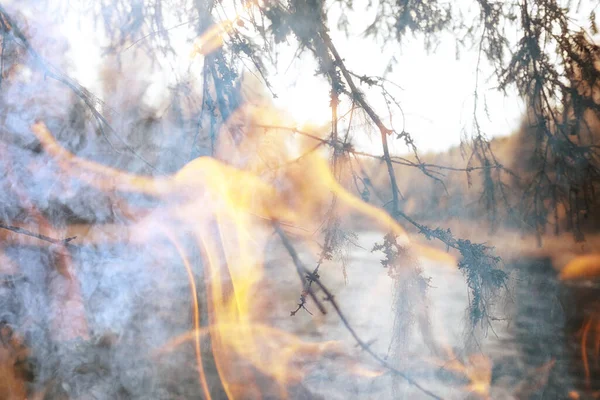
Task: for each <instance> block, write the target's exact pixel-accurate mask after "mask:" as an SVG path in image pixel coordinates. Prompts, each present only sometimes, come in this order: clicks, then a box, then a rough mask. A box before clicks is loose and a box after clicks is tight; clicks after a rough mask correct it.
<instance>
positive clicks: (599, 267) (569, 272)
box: [560, 254, 600, 280]
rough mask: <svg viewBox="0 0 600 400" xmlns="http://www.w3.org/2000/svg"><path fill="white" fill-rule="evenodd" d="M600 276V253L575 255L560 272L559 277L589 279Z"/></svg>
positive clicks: (564, 278)
mask: <svg viewBox="0 0 600 400" xmlns="http://www.w3.org/2000/svg"><path fill="white" fill-rule="evenodd" d="M598 276H600V254H586V255H583V256H578V257H575V258H574V259H573V260H571V261H570V262H569V263H568V264H567V265H566V266H565V267H564V268H563V270H562V271H561V272H560V279H562V280H572V279H590V278H595V277H598Z"/></svg>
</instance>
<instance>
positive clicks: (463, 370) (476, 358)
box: [435, 347, 492, 399]
mask: <svg viewBox="0 0 600 400" xmlns="http://www.w3.org/2000/svg"><path fill="white" fill-rule="evenodd" d="M446 353H447V360H448V361H443V360H438V361H436V362H435V363H436V364H437V365H439V366H440V367H442V368H444V369H446V370H448V371H452V372H456V373H458V374H459V375H461V376H462V377H464V378H466V379H468V381H469V384H468V385H467V386H465V387H464V390H465V391H467V392H469V393H473V394H474V395H477V396H479V397H480V398H482V399H489V398H490V388H491V384H492V361H491V360H490V359H489V357H486V356H485V355H483V354H472V355H470V356H469V357H468V358H467V360H466V361H464V362H463V361H461V360H460V359H459V358H458V357H457V356H456V355H455V354H454V352H453V351H452V349H451V348H450V347H446Z"/></svg>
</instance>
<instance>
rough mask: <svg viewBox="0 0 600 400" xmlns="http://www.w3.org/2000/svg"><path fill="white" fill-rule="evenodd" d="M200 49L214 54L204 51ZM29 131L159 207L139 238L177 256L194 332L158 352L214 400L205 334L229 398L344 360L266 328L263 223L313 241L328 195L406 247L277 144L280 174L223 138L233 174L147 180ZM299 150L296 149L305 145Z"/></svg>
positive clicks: (325, 346) (321, 166)
mask: <svg viewBox="0 0 600 400" xmlns="http://www.w3.org/2000/svg"><path fill="white" fill-rule="evenodd" d="M215 29H216V28H215ZM219 29H221V28H219ZM207 43H208V42H207ZM203 46H204V47H203ZM206 46H208V47H206ZM200 48H201V49H209V48H211V46H210V45H209V44H206V45H201V46H200ZM198 51H200V50H198ZM202 51H204V50H202ZM252 111H253V112H254V113H256V112H258V111H257V110H252ZM240 112H248V110H247V109H246V110H242V111H240ZM253 118H260V115H253ZM233 119H235V116H234V118H233ZM32 131H33V133H34V134H35V135H36V136H37V138H38V139H39V140H40V142H41V143H42V145H43V147H44V149H45V151H46V152H47V153H48V154H50V155H51V156H53V157H54V158H55V159H56V160H57V161H58V163H59V165H60V166H61V167H62V169H63V171H64V173H66V174H70V175H74V176H75V177H77V178H78V179H81V180H83V181H85V182H86V183H88V184H89V185H91V186H94V187H97V188H99V189H101V190H104V191H107V192H114V191H121V192H136V193H144V194H146V195H151V196H155V197H158V198H160V199H163V200H164V201H163V203H164V208H163V209H162V212H161V228H160V231H158V232H148V229H147V228H144V229H141V230H142V231H145V232H144V237H145V238H149V237H150V236H152V235H155V236H156V235H157V236H162V237H167V238H168V239H169V240H170V242H171V243H172V244H173V245H174V246H175V248H176V250H177V251H178V253H179V255H180V257H181V260H182V262H183V265H184V267H185V270H186V274H187V276H188V278H189V282H190V293H191V298H192V304H193V329H192V330H191V331H190V332H188V333H187V334H185V335H183V336H182V337H179V338H175V339H173V340H172V341H171V342H170V343H167V344H166V345H165V347H164V348H163V351H169V350H172V349H174V348H176V347H177V346H179V345H180V344H182V343H184V342H188V341H192V342H193V344H194V349H195V355H196V363H197V367H198V379H199V380H200V383H201V386H202V389H203V392H204V396H205V397H206V398H210V393H209V389H208V387H209V385H208V382H207V381H206V376H205V373H204V369H203V359H202V351H201V346H200V339H201V337H202V336H204V335H209V336H210V340H211V344H212V352H213V356H214V360H215V364H216V367H217V370H218V373H219V376H220V378H221V382H222V384H223V388H224V390H225V392H226V394H227V396H228V397H229V398H232V399H234V398H244V397H248V396H247V394H248V391H249V390H258V389H257V388H254V389H250V386H249V385H254V383H252V382H255V381H256V379H254V378H253V377H254V374H255V372H253V371H257V372H258V373H260V374H263V375H264V376H267V377H269V378H270V379H272V380H273V381H274V382H275V383H276V384H277V385H278V387H279V390H280V392H279V393H278V395H279V396H280V397H284V396H285V389H286V388H287V387H288V386H289V385H290V384H291V383H292V384H293V383H294V382H298V381H299V380H300V379H301V378H302V376H303V370H302V368H300V367H299V363H301V361H302V360H313V361H314V360H318V358H319V357H321V356H323V355H324V354H338V355H340V354H343V348H342V346H341V344H340V343H337V342H324V343H311V342H306V341H304V340H301V339H300V338H299V337H297V336H295V335H293V334H290V333H288V332H285V331H282V330H279V329H275V328H273V327H271V326H270V325H269V324H268V321H267V320H266V318H265V313H266V311H267V310H265V308H264V307H260V306H259V304H260V302H257V301H256V299H257V298H259V297H260V295H261V284H260V283H261V281H262V280H263V273H264V271H263V264H264V249H265V248H266V245H267V243H268V241H269V240H270V238H271V234H272V226H270V225H269V224H268V223H267V222H269V221H280V222H281V223H282V224H283V223H285V224H286V226H295V227H303V228H306V229H305V230H301V233H300V236H301V237H305V238H306V237H308V236H309V233H306V232H314V231H316V230H317V228H318V227H319V226H320V224H321V215H322V211H323V210H324V209H325V208H326V207H327V206H329V204H330V201H331V195H332V194H333V195H335V196H336V198H337V207H338V211H339V213H340V214H341V215H344V214H348V213H351V212H353V213H358V214H362V215H364V216H368V217H370V220H372V221H373V222H374V223H375V224H376V225H377V226H378V227H379V229H381V230H383V231H386V232H392V233H393V234H395V235H396V236H397V237H398V238H399V240H400V242H401V243H404V244H408V243H409V240H408V236H407V234H406V232H405V231H404V229H403V228H402V227H401V226H400V225H398V223H397V222H396V221H394V220H393V219H392V218H391V217H390V216H389V215H388V214H387V213H386V212H384V211H383V210H381V209H379V208H377V207H374V206H372V205H370V204H367V203H364V202H363V201H361V200H359V199H358V198H356V197H354V196H353V195H351V194H350V193H349V192H348V191H346V190H345V189H344V188H343V187H342V186H341V185H340V184H339V183H338V182H337V181H336V179H335V177H334V176H333V174H332V173H331V171H330V168H329V165H328V163H327V161H326V160H325V159H324V158H323V157H321V156H320V155H319V154H318V153H316V152H313V153H310V154H307V155H305V156H303V157H302V159H301V160H294V159H293V157H292V156H291V155H290V154H288V153H289V152H287V151H286V148H289V146H286V145H285V143H283V139H281V141H280V142H279V143H276V144H275V145H276V147H277V148H279V151H280V154H278V155H276V156H275V157H277V158H278V160H277V161H278V164H279V165H280V166H283V167H282V168H279V169H277V171H276V172H273V168H272V164H270V163H269V162H267V161H265V159H266V158H264V157H263V155H264V151H265V148H264V146H263V145H262V144H261V142H260V140H258V138H256V137H253V136H252V135H251V134H250V133H249V134H247V135H246V137H245V138H244V141H242V142H241V143H238V144H236V145H233V144H232V143H231V142H230V141H228V138H229V136H228V135H227V134H224V135H221V136H222V137H223V139H221V143H220V147H219V153H220V154H223V155H227V156H228V159H229V160H231V163H232V164H233V165H236V167H234V166H233V165H228V164H225V163H223V162H221V161H218V160H216V159H214V158H208V157H202V158H198V159H195V160H193V161H191V162H190V163H188V164H187V165H186V166H184V167H183V168H182V169H181V170H180V171H179V172H177V173H176V174H174V175H172V176H167V177H147V176H140V175H135V174H130V173H126V172H124V171H120V170H117V169H113V168H110V167H107V166H103V165H100V164H98V163H95V162H91V161H88V160H84V159H81V158H79V157H77V156H75V155H73V154H71V153H70V152H68V151H67V150H66V149H64V148H63V147H61V146H60V145H59V144H58V143H57V142H56V140H55V138H54V136H53V135H52V134H51V132H50V131H49V130H48V129H47V128H46V126H45V125H44V124H43V123H41V122H38V123H36V124H35V125H33V127H32ZM272 144H273V143H271V144H270V145H272ZM295 146H296V149H297V148H298V147H299V146H300V147H301V146H302V143H301V142H300V143H296V144H295ZM249 149H252V150H249ZM222 158H224V157H222ZM291 161H294V162H291ZM184 234H185V237H186V238H190V237H191V238H193V239H195V245H196V246H197V248H198V249H199V250H200V252H201V255H202V259H203V262H204V265H203V276H204V286H205V288H206V293H205V296H206V298H198V297H197V296H198V293H199V291H198V290H197V288H196V281H195V278H194V268H197V267H195V266H193V265H192V263H191V262H190V259H191V257H190V256H189V254H188V248H186V245H184V241H183V235H184ZM186 243H187V242H186ZM419 250H421V251H422V252H423V253H425V256H428V255H429V256H433V257H434V258H437V259H439V258H444V259H447V257H442V256H441V255H440V253H439V252H438V251H434V250H428V248H426V247H424V246H421V247H419ZM202 307H206V309H205V310H203V309H202ZM202 312H205V313H206V314H207V315H208V326H207V327H202V326H200V314H201V313H202ZM475 361H477V360H476V359H474V362H475ZM480 361H481V362H479V363H477V366H480V367H482V368H479V369H477V368H476V369H472V368H471V369H469V368H464V371H465V372H466V373H468V374H469V376H471V377H472V378H473V379H472V384H471V385H470V387H471V389H472V390H473V391H475V392H477V393H484V392H485V391H486V390H487V388H488V387H489V379H488V378H489V368H487V367H489V365H487V364H485V363H483V361H482V360H480ZM484 364H485V365H484ZM486 366H487V367H486ZM483 367H486V368H483ZM457 368H458V366H457ZM486 371H487V372H486ZM350 372H353V373H357V374H360V375H362V376H378V375H379V374H381V371H377V370H375V371H371V370H367V369H365V368H363V367H360V366H358V364H353V366H351V368H350Z"/></svg>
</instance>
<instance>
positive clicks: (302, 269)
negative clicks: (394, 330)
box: [273, 221, 442, 399]
mask: <svg viewBox="0 0 600 400" xmlns="http://www.w3.org/2000/svg"><path fill="white" fill-rule="evenodd" d="M273 226H274V227H275V230H276V231H277V233H278V235H279V237H280V238H281V241H282V243H283V245H284V246H285V248H286V250H287V251H288V253H289V254H290V256H291V257H292V261H293V262H294V265H295V266H296V270H297V271H298V274H299V275H300V276H301V279H302V282H303V283H304V282H305V279H304V276H306V277H307V279H308V280H309V281H311V282H314V283H315V284H316V285H317V286H318V287H319V289H321V291H322V292H323V293H324V294H325V298H324V300H325V301H328V302H329V303H330V304H331V306H332V307H333V309H334V310H335V312H336V314H337V315H338V317H339V318H340V320H341V321H342V323H343V324H344V326H345V327H346V329H347V330H348V332H350V335H352V337H353V338H354V340H355V341H356V342H357V343H358V345H359V346H360V348H361V349H363V350H364V351H366V352H367V353H368V354H369V355H370V356H371V357H373V359H375V360H376V361H377V362H378V363H379V364H380V365H381V366H382V367H384V368H385V369H387V370H388V371H390V372H391V373H393V374H394V375H397V376H400V377H401V378H403V379H405V380H406V381H407V382H408V383H410V384H411V385H413V386H415V387H416V388H417V389H419V390H420V391H421V392H423V393H424V394H426V395H428V396H429V397H431V398H433V399H442V398H441V397H440V396H438V395H436V394H435V393H433V392H431V391H429V390H428V389H426V388H425V387H423V386H422V385H420V384H419V383H418V382H416V381H415V380H414V379H412V378H411V377H410V376H408V375H407V374H405V373H404V372H402V371H400V370H398V369H397V368H395V367H394V366H392V365H391V364H390V363H388V362H387V361H385V360H384V359H383V358H381V357H380V356H379V355H377V353H375V351H373V349H371V347H370V346H369V344H368V343H367V342H365V341H364V340H362V339H361V338H360V337H359V336H358V334H357V333H356V331H355V330H354V328H353V327H352V325H350V322H348V319H347V318H346V316H345V315H344V313H343V312H342V310H341V309H340V307H339V305H338V304H337V302H336V301H335V298H334V296H333V294H332V293H331V291H330V290H329V289H328V288H327V287H326V286H325V285H324V284H323V283H322V282H321V281H320V279H319V276H318V275H316V274H313V273H312V272H310V270H309V269H308V268H306V266H304V264H303V263H302V261H301V260H300V258H299V257H298V253H297V252H296V250H295V249H294V246H293V245H292V243H291V242H290V240H289V239H288V237H287V236H286V234H285V232H283V231H282V230H281V228H279V226H278V225H277V222H275V221H274V222H273ZM311 293H313V292H312V291H311ZM313 296H314V293H313ZM321 306H322V305H321Z"/></svg>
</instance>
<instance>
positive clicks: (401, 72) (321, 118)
mask: <svg viewBox="0 0 600 400" xmlns="http://www.w3.org/2000/svg"><path fill="white" fill-rule="evenodd" d="M361 2H364V0H357V1H355V2H354V3H355V9H356V10H360V9H361V5H360V4H359V3H361ZM74 15H75V14H74ZM231 16H233V14H232V15H231ZM231 16H229V17H231ZM372 18H373V17H372V15H368V13H365V12H355V13H353V14H352V17H351V19H350V26H351V27H353V28H352V29H353V30H354V31H353V32H351V37H350V39H347V38H346V37H345V36H344V34H343V33H342V32H339V31H337V30H336V29H335V26H336V21H337V16H336V11H335V10H331V11H330V26H331V28H332V31H331V36H332V38H333V40H334V42H335V43H336V45H337V47H338V50H339V52H340V54H341V56H342V57H343V58H344V59H345V62H346V65H347V67H348V68H349V69H351V70H352V71H353V72H356V73H358V74H366V75H382V74H383V73H384V70H385V68H386V66H387V62H388V61H389V59H390V56H391V55H395V56H396V58H397V60H398V64H397V66H396V68H395V70H394V72H393V73H391V74H389V75H388V76H387V78H388V79H390V80H391V81H393V82H395V83H396V84H398V85H399V86H400V87H401V89H399V88H396V87H393V86H390V88H391V91H392V92H393V94H394V96H395V97H396V99H397V100H399V102H400V104H401V106H402V109H403V112H404V117H405V118H404V124H405V125H404V126H405V128H406V130H407V131H408V132H409V133H411V134H412V136H413V138H414V139H415V142H416V144H417V145H418V147H419V149H420V151H421V152H425V151H442V150H445V149H447V148H449V147H450V146H454V145H457V144H459V143H460V141H461V137H464V135H466V136H467V137H468V136H470V135H471V134H473V132H474V128H473V121H474V119H473V111H474V90H475V87H476V77H477V74H476V70H477V52H476V51H475V50H468V49H464V50H462V51H461V57H460V59H456V53H455V46H454V41H453V40H452V38H450V37H449V36H443V37H442V42H441V44H440V46H439V47H438V48H437V49H435V51H433V52H432V53H431V54H426V52H425V50H424V47H423V43H422V40H421V39H418V38H417V39H411V38H409V39H408V40H407V41H406V43H405V44H403V46H402V48H400V47H399V46H398V45H395V46H396V47H395V48H391V46H389V47H388V48H387V49H386V51H382V49H381V46H380V45H378V44H375V43H374V42H373V41H372V40H371V39H365V38H363V37H362V36H361V32H362V30H364V28H365V27H366V26H367V24H368V23H369V22H371V21H372ZM170 22H171V21H166V22H165V26H175V25H178V24H179V22H177V21H176V20H175V19H173V21H172V23H170ZM61 30H62V31H63V33H64V34H65V35H66V37H69V38H71V48H72V51H71V58H72V59H73V63H74V67H75V77H76V78H77V79H78V80H79V81H80V82H81V83H82V84H84V85H85V86H88V87H90V88H91V89H92V90H94V88H95V87H97V84H98V76H97V71H98V66H99V65H100V61H101V53H100V48H99V47H98V45H97V43H98V39H97V38H98V37H99V35H101V34H99V33H98V32H96V31H94V26H93V24H90V23H85V22H82V19H81V18H80V17H74V16H71V17H69V18H67V19H66V21H65V23H64V24H63V25H62V27H61ZM170 34H171V35H172V37H173V39H174V40H173V44H174V45H175V47H176V50H177V52H178V53H179V54H180V55H181V58H180V60H179V61H176V62H174V63H173V62H171V63H165V73H166V74H175V73H176V71H177V69H179V72H180V73H182V72H183V71H185V70H186V69H187V68H189V67H190V63H191V61H190V59H189V52H190V50H191V44H190V43H189V42H188V41H187V40H186V39H187V38H189V35H190V30H189V26H188V27H185V26H184V27H181V28H177V29H173V30H171V31H170ZM295 51H296V48H295V47H293V46H290V47H288V48H283V49H281V54H280V57H279V65H278V67H277V69H276V70H274V71H271V72H272V77H271V83H272V84H273V89H274V92H275V93H276V94H277V96H278V98H277V99H275V100H274V101H275V104H276V105H277V106H279V107H280V108H282V109H284V110H287V111H288V112H289V113H290V114H291V115H292V116H293V117H294V118H295V119H296V120H297V121H298V123H299V124H300V125H302V124H303V123H313V124H315V123H316V124H321V123H322V124H326V123H327V121H329V119H330V116H331V110H330V108H329V88H328V85H327V82H326V80H325V79H324V78H323V77H315V76H314V75H315V73H314V71H315V69H316V63H315V62H314V60H312V56H311V55H310V54H304V55H303V56H302V57H301V59H300V60H296V62H292V61H294V54H295ZM196 62H198V60H196ZM176 64H179V66H177V65H176ZM198 65H199V64H198ZM171 67H174V69H171ZM491 73H492V71H491V69H490V68H489V66H488V65H487V64H486V62H485V61H484V60H482V62H481V64H480V71H479V85H478V87H479V91H478V92H479V104H478V113H477V117H478V121H479V124H480V126H481V129H482V131H483V132H484V133H485V134H487V135H488V136H498V135H508V134H510V133H511V132H513V131H514V129H516V127H517V126H518V124H519V121H520V118H521V116H522V115H523V112H524V106H523V102H522V101H521V100H520V99H519V98H518V97H517V96H516V94H515V93H509V94H508V96H505V95H504V94H502V93H500V92H498V91H497V90H495V89H494V85H495V82H494V80H493V79H492V80H489V81H488V78H489V77H490V76H491ZM155 81H156V82H160V80H155ZM154 86H156V87H155V88H151V89H152V90H155V91H156V93H157V94H159V93H160V92H161V90H162V89H164V87H165V83H162V84H159V83H156V84H155V85H154ZM365 89H366V88H365ZM367 99H368V100H369V101H370V102H371V103H372V104H373V105H374V106H375V108H376V109H377V111H378V112H379V113H380V115H381V116H382V117H384V121H385V122H386V125H388V126H389V113H388V111H387V107H386V106H385V103H384V102H383V100H382V98H381V95H379V93H378V91H377V90H375V89H374V90H371V91H368V92H367ZM345 103H346V104H342V106H341V107H342V108H341V110H340V111H343V107H344V106H345V107H348V106H349V104H348V101H347V100H346V102H345ZM486 111H487V112H486ZM393 118H394V125H395V127H396V129H398V130H401V129H402V126H403V118H402V115H401V114H400V113H396V114H394V115H393ZM355 140H356V141H357V144H358V145H359V146H361V147H363V148H364V149H366V150H368V151H373V152H377V151H379V149H380V144H379V142H378V140H377V136H373V139H372V141H371V140H370V139H367V135H358V136H357V137H356V138H355ZM391 149H392V151H394V152H396V153H405V152H406V151H407V149H406V147H405V146H404V145H403V143H402V141H401V140H396V141H392V143H391Z"/></svg>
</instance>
